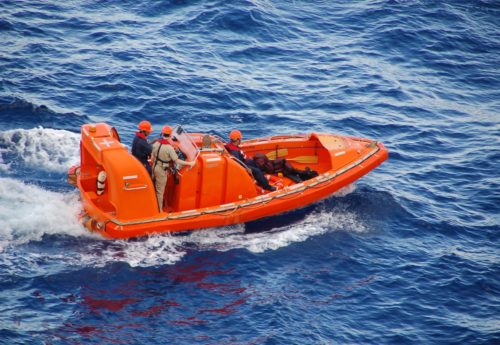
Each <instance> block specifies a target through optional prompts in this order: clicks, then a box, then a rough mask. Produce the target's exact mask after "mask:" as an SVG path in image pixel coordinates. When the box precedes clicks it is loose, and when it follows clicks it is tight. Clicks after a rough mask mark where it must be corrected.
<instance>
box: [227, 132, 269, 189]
mask: <svg viewBox="0 0 500 345" xmlns="http://www.w3.org/2000/svg"><path fill="white" fill-rule="evenodd" d="M242 138H243V135H242V134H241V132H240V131H239V130H237V129H235V130H232V131H231V133H229V140H231V142H229V143H228V144H226V146H225V147H226V150H228V151H229V153H230V154H231V155H232V156H233V157H235V158H236V159H238V160H239V161H240V162H241V163H242V164H244V167H245V168H246V169H247V171H248V170H250V171H249V172H251V174H252V175H253V177H254V178H255V180H256V181H257V184H258V185H259V186H261V187H262V188H264V189H265V190H269V191H271V192H274V191H275V190H276V187H274V186H271V185H270V184H269V181H268V180H267V178H266V177H265V176H264V173H263V172H262V171H261V170H260V169H259V168H257V166H256V165H255V162H254V161H253V160H252V159H249V158H248V157H247V156H246V155H245V153H244V152H243V151H242V150H241V148H240V144H241V139H242Z"/></svg>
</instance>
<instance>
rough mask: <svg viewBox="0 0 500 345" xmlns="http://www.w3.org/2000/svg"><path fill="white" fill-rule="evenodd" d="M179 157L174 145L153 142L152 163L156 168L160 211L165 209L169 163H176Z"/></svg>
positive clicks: (157, 196)
mask: <svg viewBox="0 0 500 345" xmlns="http://www.w3.org/2000/svg"><path fill="white" fill-rule="evenodd" d="M160 145H161V146H160ZM157 157H158V159H157ZM178 159H179V157H178V156H177V153H175V150H174V148H173V147H172V145H170V144H161V143H160V142H159V141H157V142H156V143H154V144H153V152H152V153H151V163H152V165H153V169H154V170H153V176H154V182H155V191H156V198H157V200H158V206H159V207H160V211H161V210H162V209H163V195H164V193H165V186H166V185H167V177H168V172H167V168H168V167H169V164H172V163H174V162H175V161H177V160H178ZM171 161H173V162H171Z"/></svg>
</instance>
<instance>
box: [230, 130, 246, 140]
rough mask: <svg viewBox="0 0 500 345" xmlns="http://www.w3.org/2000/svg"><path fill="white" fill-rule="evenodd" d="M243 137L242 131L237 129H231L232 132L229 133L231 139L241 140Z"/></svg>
mask: <svg viewBox="0 0 500 345" xmlns="http://www.w3.org/2000/svg"><path fill="white" fill-rule="evenodd" d="M241 138H243V135H241V132H240V131H239V130H237V129H234V130H232V131H231V133H229V139H231V140H238V139H240V140H241Z"/></svg>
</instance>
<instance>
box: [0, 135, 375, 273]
mask: <svg viewBox="0 0 500 345" xmlns="http://www.w3.org/2000/svg"><path fill="white" fill-rule="evenodd" d="M79 140H80V137H79V135H78V134H77V133H72V132H69V131H66V130H55V129H50V128H42V127H37V128H32V129H27V130H25V129H13V130H8V131H4V132H0V172H4V173H6V174H4V175H7V176H8V177H0V252H4V254H7V253H8V252H12V253H14V252H18V251H23V247H25V246H26V245H30V246H32V245H33V244H35V245H38V246H40V247H42V248H38V249H37V251H38V254H37V255H38V256H40V255H41V256H43V255H44V247H45V244H44V243H43V242H44V241H42V240H44V236H47V237H49V236H57V235H63V238H65V239H66V242H65V240H62V241H54V239H53V238H50V239H49V240H50V241H51V242H52V243H51V244H52V247H54V246H61V248H60V252H59V254H57V255H56V254H55V253H54V250H56V248H51V250H50V251H45V253H46V255H47V258H46V259H48V260H64V262H66V263H67V264H70V265H75V266H81V265H82V264H83V265H84V266H102V265H106V264H109V262H126V263H128V264H129V265H131V266H151V265H161V264H173V263H175V262H178V261H179V260H181V259H182V258H183V257H184V256H185V255H186V253H187V252H188V251H189V250H193V249H195V250H201V251H203V250H207V251H208V250H217V251H229V250H233V249H247V250H248V251H250V252H253V253H261V252H265V251H268V250H277V249H279V248H282V247H286V246H288V245H290V244H292V243H296V242H302V241H305V240H306V239H308V238H310V237H313V236H318V235H322V234H325V233H327V232H331V231H337V230H343V231H350V232H365V231H367V226H366V225H365V224H364V223H363V222H362V221H361V220H359V219H358V217H357V216H356V214H355V213H353V212H352V211H350V210H348V209H347V206H346V205H344V204H343V203H342V202H337V201H336V202H335V203H333V206H332V203H331V202H328V201H323V202H321V203H319V204H316V206H315V207H314V208H313V210H312V211H311V212H309V213H308V214H306V215H305V216H304V217H302V218H301V219H299V220H296V221H294V222H291V223H290V222H287V223H285V224H281V225H278V226H273V227H270V228H269V227H268V229H269V230H265V229H264V230H259V229H258V230H257V231H248V229H246V227H245V225H244V224H239V225H233V226H228V227H221V228H211V229H205V230H199V231H193V232H191V233H188V234H186V235H182V236H176V235H174V236H172V235H168V234H162V235H154V236H150V237H147V238H140V239H137V240H129V241H116V240H114V241H107V240H104V239H102V238H101V237H100V236H97V235H94V234H91V233H89V232H88V231H87V230H85V229H84V228H83V227H82V226H81V225H80V223H79V222H78V214H79V212H80V210H81V204H80V201H79V196H78V193H77V192H76V191H74V192H73V191H72V192H58V191H51V190H47V189H45V188H44V187H40V186H38V185H34V184H29V183H26V182H22V181H20V180H18V179H15V178H12V176H11V175H13V174H14V173H19V170H20V169H19V167H21V170H22V168H30V169H37V170H43V171H46V172H65V171H66V169H67V168H68V166H70V165H72V164H75V163H77V161H78V149H79ZM58 183H59V182H58ZM354 190H355V186H354V184H353V185H350V186H347V187H345V188H343V189H341V190H339V191H338V192H337V193H335V194H334V196H333V197H334V198H339V197H344V196H346V195H347V194H350V193H352V192H353V191H354ZM277 217H286V216H277ZM75 239H76V242H78V243H77V244H75V245H74V246H72V244H71V243H68V242H75ZM78 239H80V240H78ZM82 239H83V240H82ZM68 249H69V251H71V250H73V252H72V253H68ZM24 250H25V251H26V253H25V254H26V255H30V254H32V253H33V251H32V248H31V252H30V251H28V249H26V248H25V249H24Z"/></svg>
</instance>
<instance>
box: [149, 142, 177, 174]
mask: <svg viewBox="0 0 500 345" xmlns="http://www.w3.org/2000/svg"><path fill="white" fill-rule="evenodd" d="M158 143H159V144H160V146H158V150H157V151H156V157H155V158H156V159H155V161H154V162H153V169H154V167H156V164H157V163H158V162H161V163H163V170H165V171H166V170H167V169H170V168H172V167H173V161H172V160H169V161H164V160H163V159H161V158H160V150H161V147H162V146H163V145H170V146H172V145H171V144H170V142H169V141H168V140H166V139H164V138H162V139H160V140H158ZM174 150H175V148H174Z"/></svg>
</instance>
